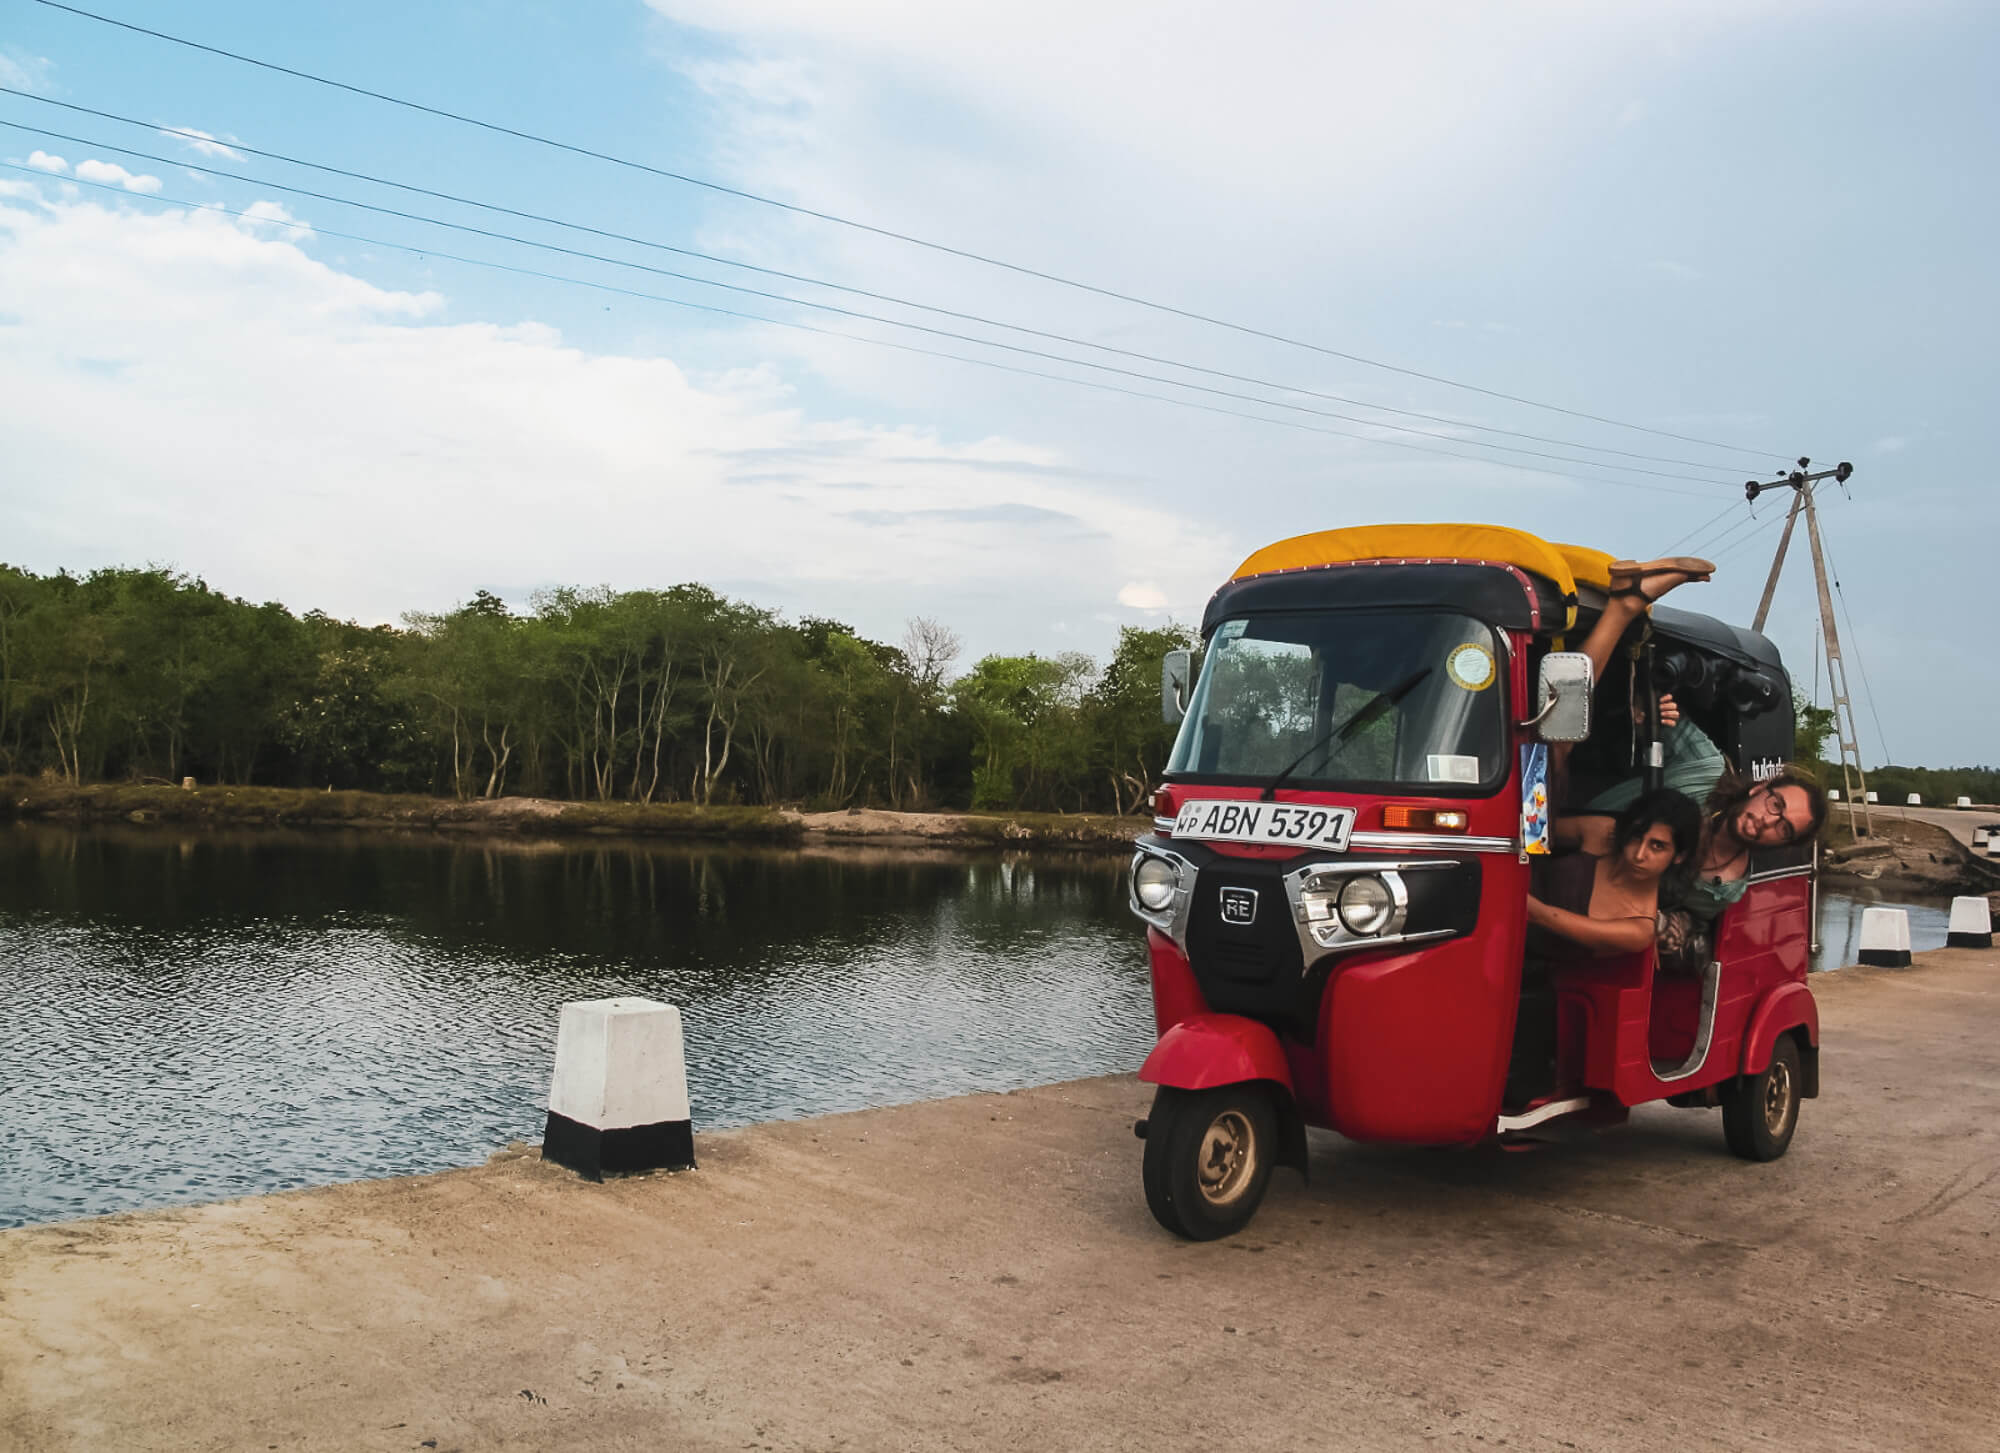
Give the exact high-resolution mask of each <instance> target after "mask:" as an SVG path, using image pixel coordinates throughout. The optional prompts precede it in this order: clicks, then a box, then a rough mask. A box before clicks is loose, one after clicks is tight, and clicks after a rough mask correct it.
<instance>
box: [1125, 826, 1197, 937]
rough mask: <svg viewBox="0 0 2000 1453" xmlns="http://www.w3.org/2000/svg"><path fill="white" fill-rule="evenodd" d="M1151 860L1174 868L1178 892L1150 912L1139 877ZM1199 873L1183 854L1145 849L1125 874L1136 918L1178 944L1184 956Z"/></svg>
mask: <svg viewBox="0 0 2000 1453" xmlns="http://www.w3.org/2000/svg"><path fill="white" fill-rule="evenodd" d="M1147 858H1154V859H1157V860H1159V861H1161V862H1164V863H1166V864H1168V865H1169V866H1171V867H1172V868H1173V870H1174V874H1175V879H1174V890H1173V894H1172V896H1171V897H1170V898H1169V899H1168V900H1167V903H1166V905H1165V906H1164V907H1162V908H1148V907H1147V906H1146V905H1145V904H1143V903H1141V902H1140V901H1139V890H1138V886H1137V874H1138V871H1139V864H1140V863H1141V862H1143V861H1144V860H1145V859H1147ZM1197 871H1198V870H1197V869H1196V867H1195V865H1194V864H1193V863H1190V862H1189V861H1188V860H1187V859H1186V858H1184V857H1182V856H1181V855H1180V854H1179V853H1176V852H1173V851H1170V850H1169V849H1167V848H1159V847H1151V846H1147V847H1142V848H1140V849H1139V851H1138V852H1136V853H1134V854H1133V855H1132V865H1131V867H1130V869H1128V870H1127V872H1126V874H1125V894H1126V905H1127V906H1128V907H1129V908H1131V910H1132V915H1133V917H1135V918H1137V919H1138V920H1139V921H1140V922H1141V923H1144V924H1146V925H1148V926H1149V927H1152V928H1157V929H1158V930H1159V931H1160V932H1161V933H1164V934H1165V935H1166V936H1167V937H1168V938H1170V939H1172V940H1173V941H1174V945H1175V947H1177V948H1179V949H1180V951H1181V952H1182V953H1186V952H1187V923H1188V913H1189V911H1190V909H1191V908H1192V907H1193V905H1194V880H1195V875H1196V873H1197Z"/></svg>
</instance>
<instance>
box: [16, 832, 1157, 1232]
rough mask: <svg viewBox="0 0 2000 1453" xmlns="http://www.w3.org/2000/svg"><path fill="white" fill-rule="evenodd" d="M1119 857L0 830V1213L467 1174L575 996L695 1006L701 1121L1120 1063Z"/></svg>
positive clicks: (520, 1114) (1138, 990) (1128, 955)
mask: <svg viewBox="0 0 2000 1453" xmlns="http://www.w3.org/2000/svg"><path fill="white" fill-rule="evenodd" d="M1121 873H1122V864H1121V863H1120V862H1119V861H1118V860H1117V859H1115V858H1096V857H1092V858H1069V857H1019V858H1005V859H1001V858H994V857H992V856H977V857H975V856H968V855H958V854H949V853H911V852H896V853H888V852H853V851H849V852H840V853H798V852H787V851H779V850H763V851H736V850H732V851H717V850H690V849H676V848H672V847H653V846H633V845H626V844H618V845H613V844H588V845H584V846H576V845H573V844H517V843H502V844H487V843H481V844H470V843H468V844H458V843H449V842H442V843H441V842H438V841H437V840H435V839H429V838H422V839H419V838H412V839H393V838H389V839H385V838H383V837H380V836H362V835H353V836H331V835H303V834H301V835H291V834H273V833H264V834H254V835H252V834H245V835H241V836H226V835H220V836H218V835H210V836H198V837H174V836H168V835H163V834H159V833H154V832H141V831H132V832H65V831H60V830H53V829H48V828H43V827H18V828H14V829H12V830H7V831H4V832H0V954H4V958H5V962H6V963H7V964H8V965H9V970H8V972H7V974H6V976H5V979H4V982H0V1013H4V1014H5V1021H4V1023H5V1028H4V1030H0V1082H4V1083H6V1084H7V1085H8V1086H9V1089H10V1094H9V1101H8V1111H7V1129H8V1134H7V1136H6V1137H5V1140H4V1143H3V1144H0V1224H16V1223H18V1222H21V1221H24V1220H40V1219H47V1218H51V1217H57V1216H75V1215H85V1214H92V1213H95V1212H101V1211H108V1210H118V1209H125V1208H128V1207H134V1206H142V1205H157V1204H162V1203H165V1202H172V1201H178V1200H189V1199H208V1198H213V1197H217V1196H227V1195H236V1194H243V1193H245V1192H249V1191H255V1190H267V1189H274V1188H278V1187H284V1186H293V1185H301V1184H311V1183H316V1182H324V1181H329V1180H339V1179H349V1178H353V1177H359V1176H375V1175H393V1174H404V1173H409V1172H413V1171H420V1170H429V1169H437V1168H441V1167H444V1166H449V1165H456V1164H466V1163H469V1162H476V1161H477V1160H479V1159H481V1158H483V1157H484V1156H485V1155H486V1154H487V1153H488V1152H489V1151H491V1150H492V1149H494V1148H495V1147H497V1146H499V1145H501V1144H504V1143H505V1142H506V1141H508V1140H510V1139H518V1138H522V1137H530V1138H532V1137H534V1136H536V1135H538V1134H539V1132H540V1128H541V1115H542V1111H541V1108H540V1107H541V1105H542V1104H543V1097H544V1096H545V1094H546V1091H547V1084H548V1074H549V1069H550V1065H551V1063H552V1060H551V1056H552V1053H553V1046H554V1034H555V1020H556V1010H557V1006H559V1005H560V1004H562V1003H563V1002H564V1001H566V1000H570V999H577V998H587V997H596V996H599V995H606V994H626V993H631V994H645V995H650V996H653V997H656V998H661V999H666V1000H669V1001H671V1002H673V1003H676V1004H678V1005H680V1006H681V1009H682V1012H683V1014H684V1016H685V1018H686V1022H687V1030H688V1073H689V1079H690V1081H691V1084H692V1086H693V1091H694V1097H695V1101H696V1115H697V1121H698V1123H699V1124H700V1125H703V1126H707V1127H711V1128H712V1127H718V1126H723V1125H730V1124H740V1123H745V1122H748V1121H754V1120H764V1119H772V1118H779V1117H784V1116H792V1115H801V1114H812V1113H820V1112H825V1111H830V1110H839V1109H852V1108H858V1107H861V1106H865V1105H875V1104H888V1103H895V1102H898V1101H905V1100H912V1099H920V1098H926V1097H929V1096H934V1095H943V1094H952V1093H960V1092H964V1091H968V1090H974V1089H997V1088H1010V1087H1013V1086H1018V1085H1025V1084H1035V1083H1046V1082H1048V1081H1051V1080H1057V1079H1063V1078H1068V1077H1071V1076H1076V1075H1086V1074H1094V1073H1103V1072H1107V1071H1110V1070H1114V1069H1123V1068H1128V1067H1130V1066H1132V1065H1134V1064H1136V1063H1137V1061H1138V1059H1139V1058H1140V1057H1141V1056H1143V1054H1144V1052H1145V1049H1146V1048H1147V1045H1148V1042H1149V1040H1150V1028H1151V1015H1150V1010H1149V1008H1148V1002H1147V991H1146V982H1145V970H1144V955H1143V952H1142V951H1141V950H1140V947H1139V942H1138V938H1137V935H1136V933H1135V932H1134V930H1133V927H1132V925H1131V924H1130V923H1129V921H1128V919H1127V917H1126V915H1125V911H1124V906H1123V903H1124V898H1123V892H1124V890H1123V886H1122V877H1121Z"/></svg>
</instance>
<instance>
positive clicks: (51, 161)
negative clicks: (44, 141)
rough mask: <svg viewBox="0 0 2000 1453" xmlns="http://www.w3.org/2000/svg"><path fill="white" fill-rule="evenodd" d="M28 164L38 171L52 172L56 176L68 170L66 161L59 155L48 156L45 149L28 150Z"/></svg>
mask: <svg viewBox="0 0 2000 1453" xmlns="http://www.w3.org/2000/svg"><path fill="white" fill-rule="evenodd" d="M28 165H29V166H31V167H33V168H34V169H35V170H36V171H38V172H52V173H54V174H55V175H57V176H61V175H62V174H63V173H64V172H66V171H68V170H69V163H68V162H66V161H64V160H63V159H62V158H61V157H59V156H50V155H49V154H48V153H47V152H46V151H31V152H29V153H28Z"/></svg>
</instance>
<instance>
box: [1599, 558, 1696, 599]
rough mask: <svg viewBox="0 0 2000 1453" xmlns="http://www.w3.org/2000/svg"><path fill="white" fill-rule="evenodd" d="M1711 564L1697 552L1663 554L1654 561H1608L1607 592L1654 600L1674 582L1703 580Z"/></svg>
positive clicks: (1669, 588) (1674, 583) (1664, 592)
mask: <svg viewBox="0 0 2000 1453" xmlns="http://www.w3.org/2000/svg"><path fill="white" fill-rule="evenodd" d="M1714 573H1715V566H1714V565H1713V564H1712V563H1711V562H1709V561H1707V560H1703V559H1702V558H1701V557H1700V556H1698V555H1665V556H1662V557H1661V558H1660V559H1658V560H1614V561H1612V562H1611V593H1612V594H1613V595H1636V596H1639V597H1641V598H1642V599H1645V600H1649V601H1651V600H1658V599H1659V598H1660V597H1661V596H1663V595H1665V594H1666V593H1667V592H1668V591H1670V590H1672V589H1673V588H1674V587H1675V586H1677V585H1686V584H1687V583H1688V582H1689V581H1695V580H1707V579H1708V578H1709V577H1710V576H1711V575H1713V574H1714Z"/></svg>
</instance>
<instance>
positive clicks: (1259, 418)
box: [0, 162, 1706, 499]
mask: <svg viewBox="0 0 2000 1453" xmlns="http://www.w3.org/2000/svg"><path fill="white" fill-rule="evenodd" d="M0 168H4V169H6V170H8V171H13V172H20V173H22V174H23V175H26V176H31V177H35V178H38V179H45V178H46V177H47V173H45V172H40V171H37V170H35V169H34V168H33V167H26V166H19V165H16V164H14V163H12V162H0ZM67 184H68V185H72V186H80V187H90V188H92V189H93V190H95V191H100V192H110V193H113V194H114V195H116V196H118V197H120V198H122V199H123V200H125V201H128V202H157V203H161V204H163V205H167V206H173V207H182V208H185V209H187V210H188V211H191V212H205V213H211V214H214V215H217V216H223V217H240V218H243V219H245V220H247V221H252V222H256V223H259V224H260V225H265V226H276V227H286V228H290V229H292V230H294V231H297V232H306V233H315V234H317V235H319V236H321V237H334V238H339V239H340V240H342V241H344V242H359V243H361V244H363V245H365V246H369V247H382V248H387V249H389V250H391V251H394V252H407V253H409V254H411V255H412V256H414V257H421V258H426V259H429V258H439V259H443V260H444V261H447V262H457V263H463V264H465V265H467V266H470V267H483V268H490V269H492V270H493V271H495V272H503V273H510V274H512V275H514V276H516V277H528V278H538V279H541V280H543V281H546V282H553V283H564V284H568V285H570V286H573V287H580V288H589V289H591V290H593V291H595V292H602V293H611V294H615V295H617V296H619V297H627V298H637V299H643V300H645V301H647V302H655V303H666V304H670V305H671V306H673V307H677V308H687V309H690V310H692V311H694V312H698V313H710V314H714V315H716V316H719V317H724V318H737V319H741V320H743V321H746V322H752V323H765V324H769V325H771V326H772V327H777V328H791V329H795V330H797V331H798V332H801V333H813V334H817V335H819V336H821V337H825V338H840V339H845V340H846V341H848V342H851V343H865V344H868V345H869V346H871V347H875V348H889V349H894V350H895V351H897V352H899V353H911V354H917V355H920V356H922V357H925V358H941V359H947V360H950V361H951V362H954V363H967V364H971V365H973V366H975V367H978V368H990V369H997V370H999V371H1000V372H1002V373H1012V374H1019V375H1021V376H1024V377H1027V378H1038V379H1046V380H1048V381H1050V382H1052V383H1066V384H1073V385H1075V386H1076V387H1078V388H1087V389H1096V390H1098V391H1100V392H1104V393H1114V394H1122V395H1124V396H1125V397H1127V398H1135V399H1149V400H1152V401H1153V402H1155V403H1163V404H1170V405H1172V406H1174V407H1175V408H1182V409H1194V410H1198V411H1199V412H1201V413H1206V414H1221V415H1225V416H1227V417H1229V418H1235V419H1247V420H1249V421H1250V422H1252V423H1257V424H1272V425H1276V426H1277V427H1279V428H1285V429H1300V430H1304V431H1305V432H1306V433H1309V434H1325V435H1329V436H1331V437H1333V438H1337V439H1353V440H1356V441H1358V442H1360V443H1363V444H1380V445H1383V446H1386V447H1388V448H1391V449H1408V450H1413V451H1415V452H1417V453H1420V454H1438V455H1442V456H1444V457H1445V458H1449V459H1463V460H1467V461H1469V462H1471V463H1474V464H1483V465H1486V466H1487V467H1489V468H1497V469H1514V470H1522V471H1525V472H1527V473H1530V474H1545V475H1550V476H1552V477H1554V478H1557V479H1569V480H1576V481H1579V482H1581V483H1584V484H1599V485H1611V486H1613V487H1615V488H1619V489H1640V490H1647V491H1650V492H1652V493H1656V494H1672V495H1680V496H1682V497H1683V498H1687V499H1703V498H1706V496H1704V495H1697V494H1695V493H1694V492H1693V491H1692V490H1685V489H1672V488H1669V487H1667V486H1665V485H1657V484H1641V483H1639V482H1638V481H1636V480H1629V479H1605V478H1601V477H1598V476H1594V475H1587V474H1571V473H1568V472H1566V471H1564V470H1559V469H1546V468H1543V467H1541V466H1539V465H1534V464H1519V463H1516V462H1514V461H1513V460H1507V459H1489V458H1487V457H1485V456H1483V455H1478V454H1461V453H1459V452H1458V451H1456V450H1452V449H1436V448H1432V447H1430V446H1428V445H1424V444H1409V443H1405V442H1404V441H1402V440H1400V439H1382V438H1378V437H1376V436H1374V435H1369V434H1356V433H1353V432H1351V431H1349V430H1346V429H1328V428H1325V427H1323V426H1320V425H1317V424H1308V423H1304V422H1302V421H1300V420H1297V419H1274V418H1271V417H1269V416H1268V415H1265V414H1252V413H1246V412H1244V411H1243V410H1241V409H1226V408H1222V407H1219V406H1217V405H1215V404H1204V403H1200V402H1197V401H1196V400H1194V399H1183V398H1176V397H1174V396H1173V395H1171V394H1156V393H1148V392H1146V391H1144V390H1142V389H1129V388H1123V387H1120V386H1119V385H1117V384H1111V383H1105V382H1103V381H1102V380H1101V379H1091V378H1072V377H1069V376H1067V375H1064V374H1059V373H1046V372H1043V371H1042V370H1040V369H1033V368H1023V367H1021V366H1019V365H1017V364H1011V363H1001V362H1000V361H998V360H997V359H991V358H975V357H971V356H968V355H966V354H962V353H949V352H946V351H943V350H941V349H936V348H923V347H919V346H918V345H916V344H913V343H898V342H895V341H893V340H891V339H887V338H871V337H868V336H867V335H866V334H861V333H846V332H842V331H841V330H839V329H837V328H820V327H816V326H815V325H813V324H811V323H800V322H797V321H795V320H788V319H784V318H773V317H769V316H767V315H765V314H761V313H749V312H743V311H741V310H739V309H734V308H721V307H716V306H714V305H713V304H710V303H697V302H692V301H690V300H688V299H686V298H674V297H668V296H666V295H664V294H661V293H647V292H640V291H638V290H637V289H634V288H621V287H619V286H617V285H616V284H614V283H603V282H595V281H592V280H590V279H588V278H575V277H568V276H565V275H563V274H561V273H552V272H543V271H540V270H538V269H535V268H528V267H518V266H515V265H514V264H512V263H505V262H493V261H490V260H488V259H485V258H478V257H464V256H461V255H459V254H457V253H451V252H441V251H439V250H437V249H435V248H427V247H416V246H412V245H411V244H409V243H404V242H389V241H386V240H384V239H382V238H379V237H365V236H362V235H360V234H358V233H353V232H336V231H334V230H332V229H331V228H325V227H316V226H314V225H312V224H310V223H306V222H293V221H286V220H283V219H280V218H275V217H263V216H257V215H254V214H252V213H250V212H248V211H237V210H233V209H231V208H228V207H223V206H220V205H217V204H215V203H209V202H190V201H187V200H185V199H183V198H180V197H168V196H164V195H161V194H159V193H150V194H142V193H133V192H128V191H126V190H125V189H124V188H122V187H118V186H114V185H112V184H110V183H106V182H87V181H69V182H68V183H67Z"/></svg>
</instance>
